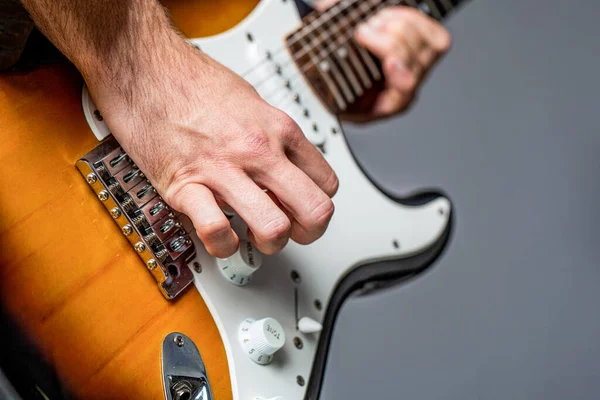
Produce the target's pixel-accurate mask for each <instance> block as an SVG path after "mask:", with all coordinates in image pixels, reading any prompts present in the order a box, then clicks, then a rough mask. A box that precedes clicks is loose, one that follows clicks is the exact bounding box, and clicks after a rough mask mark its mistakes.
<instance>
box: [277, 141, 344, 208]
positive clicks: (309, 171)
mask: <svg viewBox="0 0 600 400" xmlns="http://www.w3.org/2000/svg"><path fill="white" fill-rule="evenodd" d="M299 135H301V137H300V139H298V140H294V141H293V142H291V143H288V145H287V150H286V154H287V156H288V158H289V160H290V161H291V162H292V163H293V164H294V165H296V166H297V167H298V168H300V169H301V170H302V171H304V173H305V174H306V175H308V176H309V177H310V179H312V180H313V182H315V183H316V184H317V186H319V188H320V189H321V190H322V191H324V192H325V193H326V194H327V195H328V196H329V197H333V196H334V195H335V194H336V192H337V190H338V186H339V181H338V178H337V175H336V174H335V172H334V171H333V169H332V168H331V166H330V165H329V163H328V162H327V161H326V160H325V158H324V157H323V156H322V155H321V152H320V151H319V150H317V148H316V147H315V146H313V145H312V144H311V143H310V142H309V141H308V140H306V138H305V137H304V135H303V134H302V132H300V133H299Z"/></svg>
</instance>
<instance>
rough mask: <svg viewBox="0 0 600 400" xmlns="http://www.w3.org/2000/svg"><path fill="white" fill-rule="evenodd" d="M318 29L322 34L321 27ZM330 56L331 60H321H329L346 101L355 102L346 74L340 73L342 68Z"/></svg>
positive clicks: (318, 32) (330, 67)
mask: <svg viewBox="0 0 600 400" xmlns="http://www.w3.org/2000/svg"><path fill="white" fill-rule="evenodd" d="M316 31H317V34H321V32H322V31H321V29H320V28H317V29H316ZM328 58H329V61H327V59H325V60H323V61H321V62H327V63H328V64H329V69H330V70H331V73H332V75H333V78H334V80H335V81H336V82H337V84H338V86H339V87H340V88H341V89H342V93H343V94H344V96H345V98H346V101H347V102H348V103H353V102H354V99H355V98H354V95H353V94H352V91H351V90H350V87H349V86H348V83H347V82H346V80H345V79H344V76H343V75H342V74H341V73H340V70H339V69H338V67H337V65H336V64H335V62H334V61H333V60H332V59H331V57H328Z"/></svg>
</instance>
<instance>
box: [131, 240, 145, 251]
mask: <svg viewBox="0 0 600 400" xmlns="http://www.w3.org/2000/svg"><path fill="white" fill-rule="evenodd" d="M133 247H134V248H135V251H137V252H138V253H141V252H143V251H144V250H146V245H145V244H144V243H142V242H137V243H136V244H135V246H133Z"/></svg>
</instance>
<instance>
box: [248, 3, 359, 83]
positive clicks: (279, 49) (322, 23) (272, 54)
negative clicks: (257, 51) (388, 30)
mask: <svg viewBox="0 0 600 400" xmlns="http://www.w3.org/2000/svg"><path fill="white" fill-rule="evenodd" d="M357 1H359V0H342V1H340V2H338V3H336V4H335V5H334V6H332V7H331V8H329V9H327V10H326V11H324V12H323V13H321V14H319V15H318V16H317V17H314V18H313V20H312V21H311V22H310V23H308V24H306V25H304V26H303V27H302V28H301V29H299V30H298V31H296V32H294V33H293V34H292V35H291V36H290V38H292V37H294V36H296V35H299V34H300V33H301V32H302V31H304V30H305V29H306V28H308V27H311V30H310V32H304V34H305V35H306V34H308V33H312V32H314V31H315V30H316V29H319V28H320V27H321V26H322V25H325V24H326V23H328V22H330V21H331V20H332V19H333V18H334V16H335V14H332V15H331V16H330V17H329V18H326V19H325V20H323V21H320V22H319V24H318V25H317V26H315V27H312V25H313V24H314V23H315V22H317V21H319V20H322V19H323V18H324V17H328V16H329V14H331V13H332V12H333V11H334V10H337V9H338V8H339V7H341V6H342V5H344V4H347V6H348V7H349V6H351V5H353V4H354V3H356V2H357ZM348 2H350V3H349V4H348ZM311 14H313V15H314V14H317V11H313V13H311ZM311 14H309V16H308V17H307V18H308V19H310V17H311ZM298 40H300V38H298V39H293V40H289V41H286V44H287V45H285V46H281V47H279V48H278V49H276V50H275V51H274V52H273V53H271V54H270V56H271V57H272V56H275V55H278V54H279V53H281V52H282V51H284V50H287V47H288V46H289V45H292V44H295V43H296V42H297V41H298ZM269 60H270V57H269V56H265V58H264V59H263V60H261V61H260V62H258V63H257V64H255V65H254V66H252V67H251V68H250V69H249V70H247V71H246V72H244V73H242V74H240V75H241V76H242V77H243V78H245V77H246V76H247V75H249V74H250V73H252V72H253V71H254V70H255V69H256V68H258V67H260V66H261V65H262V64H264V63H266V62H267V61H269Z"/></svg>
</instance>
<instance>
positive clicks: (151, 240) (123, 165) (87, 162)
mask: <svg viewBox="0 0 600 400" xmlns="http://www.w3.org/2000/svg"><path fill="white" fill-rule="evenodd" d="M77 168H79V171H80V172H81V174H82V175H83V176H84V177H85V179H86V181H87V183H88V184H89V185H90V187H91V188H92V190H93V191H94V193H96V195H97V196H98V199H100V201H101V202H102V204H103V205H104V207H105V208H106V209H107V210H108V212H109V213H110V215H111V217H112V218H113V220H114V221H115V222H116V224H117V225H118V226H119V227H120V228H121V232H123V235H125V237H126V238H127V239H128V240H129V242H130V243H131V245H132V246H133V248H134V249H135V251H136V252H137V253H138V255H139V256H140V258H141V259H142V260H143V261H144V263H145V265H146V267H147V268H148V270H149V271H150V272H151V273H152V276H154V279H156V281H157V282H158V286H159V288H160V290H161V292H162V294H163V295H164V296H165V297H166V298H167V299H173V298H175V297H176V296H177V295H178V294H180V293H181V292H182V291H183V290H184V289H185V288H186V287H187V286H189V284H190V283H192V281H193V275H192V272H191V271H190V269H189V268H188V266H187V264H188V263H189V262H190V261H191V260H192V259H193V258H194V257H195V255H196V250H195V248H194V244H193V242H192V240H191V239H190V238H189V235H188V234H187V232H186V228H190V227H191V223H190V222H189V220H187V217H185V216H184V215H182V214H178V213H176V212H174V211H173V210H171V209H170V208H169V207H168V206H167V204H166V203H165V202H164V200H163V199H162V198H161V197H160V196H158V194H157V193H156V190H155V189H154V187H152V185H151V184H150V183H149V182H148V180H147V179H146V178H145V176H144V174H143V173H142V172H141V171H140V170H139V169H138V168H137V167H136V165H135V164H133V162H132V161H131V159H130V158H129V156H128V155H127V154H126V153H125V152H124V151H123V149H121V147H120V146H119V144H118V143H117V141H116V140H115V139H114V138H113V137H109V138H107V139H106V140H105V141H103V142H102V143H101V144H100V145H98V146H97V147H96V148H95V149H93V150H92V151H91V152H89V153H88V154H86V155H85V156H84V157H82V158H81V159H80V160H79V161H78V162H77ZM184 224H185V227H184Z"/></svg>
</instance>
